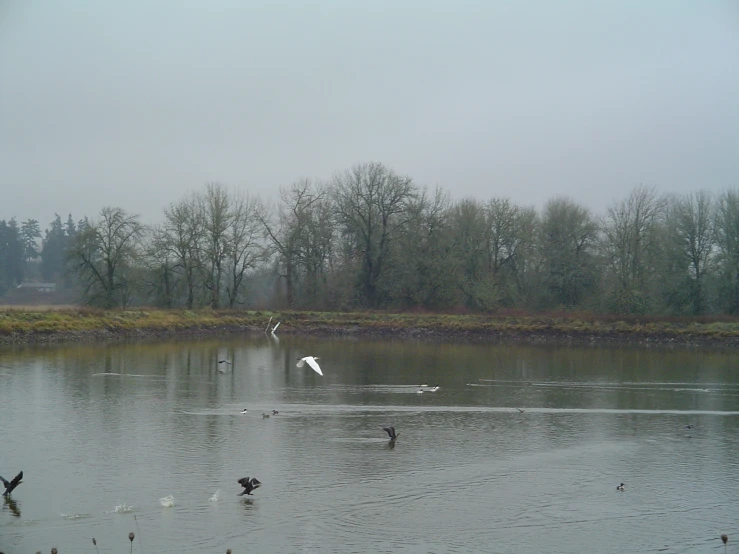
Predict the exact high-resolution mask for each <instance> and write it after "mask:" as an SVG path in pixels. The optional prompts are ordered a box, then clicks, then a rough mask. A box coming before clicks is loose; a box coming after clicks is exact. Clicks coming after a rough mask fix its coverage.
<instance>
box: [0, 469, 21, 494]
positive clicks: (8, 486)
mask: <svg viewBox="0 0 739 554" xmlns="http://www.w3.org/2000/svg"><path fill="white" fill-rule="evenodd" d="M0 481H2V482H3V485H5V492H4V493H3V496H10V493H12V492H13V491H14V490H15V488H16V487H17V486H18V485H20V484H21V483H22V482H23V472H22V471H21V472H20V473H19V474H18V475H16V476H15V477H13V480H12V481H7V480H5V479H3V478H2V477H0Z"/></svg>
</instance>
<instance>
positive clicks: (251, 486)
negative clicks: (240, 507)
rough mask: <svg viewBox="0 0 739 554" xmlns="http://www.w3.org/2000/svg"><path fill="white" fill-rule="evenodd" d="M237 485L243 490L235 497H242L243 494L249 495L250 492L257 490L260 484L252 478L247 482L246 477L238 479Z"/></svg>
mask: <svg viewBox="0 0 739 554" xmlns="http://www.w3.org/2000/svg"><path fill="white" fill-rule="evenodd" d="M239 485H241V486H242V487H244V490H243V491H242V492H241V493H239V494H238V495H237V496H244V495H245V494H249V495H250V494H251V492H252V491H253V490H255V489H258V488H259V487H260V486H261V485H262V483H261V482H260V481H259V480H258V479H257V478H256V477H252V478H251V480H249V478H248V477H242V478H241V479H239Z"/></svg>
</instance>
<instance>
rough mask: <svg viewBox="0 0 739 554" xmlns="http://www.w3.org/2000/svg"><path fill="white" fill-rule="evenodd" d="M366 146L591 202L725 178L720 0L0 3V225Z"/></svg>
mask: <svg viewBox="0 0 739 554" xmlns="http://www.w3.org/2000/svg"><path fill="white" fill-rule="evenodd" d="M363 161H380V162H383V163H385V164H387V165H389V166H391V167H392V168H394V169H395V170H396V171H398V172H400V173H404V174H408V175H410V176H412V177H413V178H414V179H415V180H416V181H417V182H418V183H420V184H425V185H430V186H435V185H437V184H438V185H441V186H442V187H443V188H445V189H446V190H448V191H450V192H451V193H452V195H453V197H454V198H462V197H468V196H469V197H476V198H480V199H488V198H491V197H494V196H495V197H509V198H511V199H512V200H514V201H515V202H517V203H521V204H526V205H535V206H536V207H537V208H539V207H541V206H542V205H543V203H544V202H545V201H546V200H548V199H550V198H553V197H554V196H557V195H567V196H570V197H572V198H574V199H576V200H578V201H581V202H582V203H584V204H585V205H587V206H589V207H591V208H592V209H593V210H594V211H595V212H596V213H602V212H603V211H604V210H605V207H606V206H607V205H608V204H610V203H611V202H612V201H613V200H614V199H619V200H620V199H622V198H625V197H626V195H627V194H628V192H629V191H630V190H631V189H632V188H633V187H634V186H635V185H637V184H639V183H645V184H649V185H654V186H656V187H657V188H658V190H660V191H663V192H677V193H682V192H690V191H695V190H698V189H701V188H706V189H709V190H713V191H724V190H727V189H729V188H735V187H739V179H738V178H737V177H738V176H739V2H738V1H737V0H715V1H699V0H689V1H688V0H652V1H644V0H613V1H593V0H582V1H564V0H562V1H550V0H541V1H513V0H509V1H493V0H480V1H474V0H461V1H452V0H449V1H444V2H441V1H431V0H405V1H399V0H372V1H367V2H359V1H349V0H314V1H312V2H308V1H297V0H296V1H287V0H264V1H261V2H256V1H248V0H232V1H227V0H222V1H212V2H206V1H200V0H197V1H196V0H187V1H183V0H181V1H171V2H170V1H149V0H133V1H132V0H129V1H126V2H105V1H100V0H87V1H84V0H49V1H40V0H39V1H27V0H17V1H13V0H0V219H6V218H10V217H12V216H16V217H18V218H19V219H20V220H25V219H27V218H29V217H30V218H36V219H39V220H40V221H41V226H42V228H44V227H46V226H47V225H48V223H49V221H50V220H51V219H52V218H53V214H54V212H58V213H60V214H61V215H62V217H63V218H64V219H66V215H67V213H69V212H72V214H73V216H74V217H75V218H76V219H77V218H80V217H82V216H83V215H88V216H95V215H96V214H97V213H98V212H99V211H100V209H101V208H102V207H103V206H105V205H113V206H120V207H123V208H125V209H126V210H129V211H131V212H135V213H139V214H141V216H142V220H143V221H144V222H152V221H158V220H159V219H160V218H161V212H162V209H163V208H164V207H165V206H166V205H167V204H169V203H170V202H172V201H176V200H179V199H180V198H181V197H182V196H183V195H184V193H186V192H188V191H192V190H198V189H200V188H201V187H202V185H203V184H204V183H205V182H207V181H220V182H223V183H226V184H227V185H230V186H233V187H240V188H244V189H246V190H248V191H249V192H250V193H252V194H256V195H259V196H260V197H262V198H264V199H274V198H276V192H277V189H278V187H279V186H281V185H289V184H290V183H291V182H293V181H295V180H296V179H298V178H301V177H312V178H330V177H331V176H332V175H333V174H334V172H336V171H337V170H343V169H346V168H348V167H350V166H352V165H353V164H355V163H357V162H363Z"/></svg>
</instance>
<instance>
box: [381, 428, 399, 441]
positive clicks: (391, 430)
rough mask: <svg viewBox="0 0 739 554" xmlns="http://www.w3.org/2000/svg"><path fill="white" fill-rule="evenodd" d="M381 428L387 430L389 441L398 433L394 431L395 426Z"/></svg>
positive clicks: (395, 437)
mask: <svg viewBox="0 0 739 554" xmlns="http://www.w3.org/2000/svg"><path fill="white" fill-rule="evenodd" d="M382 430H383V431H385V432H387V434H388V436H389V437H390V440H391V441H394V440H395V439H397V438H398V435H397V434H396V433H395V427H383V428H382Z"/></svg>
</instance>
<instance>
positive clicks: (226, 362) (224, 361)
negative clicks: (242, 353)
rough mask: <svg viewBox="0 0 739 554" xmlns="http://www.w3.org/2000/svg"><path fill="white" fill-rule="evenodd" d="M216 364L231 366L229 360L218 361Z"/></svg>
mask: <svg viewBox="0 0 739 554" xmlns="http://www.w3.org/2000/svg"><path fill="white" fill-rule="evenodd" d="M218 363H219V364H228V365H231V362H230V361H229V360H218Z"/></svg>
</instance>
